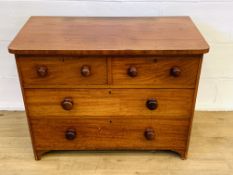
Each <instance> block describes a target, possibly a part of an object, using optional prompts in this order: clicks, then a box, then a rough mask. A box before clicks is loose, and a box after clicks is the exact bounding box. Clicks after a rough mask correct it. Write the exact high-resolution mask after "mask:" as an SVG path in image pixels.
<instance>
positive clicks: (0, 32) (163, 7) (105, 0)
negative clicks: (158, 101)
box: [0, 0, 233, 110]
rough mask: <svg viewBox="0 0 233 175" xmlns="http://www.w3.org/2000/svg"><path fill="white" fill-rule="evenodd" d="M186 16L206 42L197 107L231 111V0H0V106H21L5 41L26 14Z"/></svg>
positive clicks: (232, 58) (25, 17)
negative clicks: (207, 51)
mask: <svg viewBox="0 0 233 175" xmlns="http://www.w3.org/2000/svg"><path fill="white" fill-rule="evenodd" d="M33 15H37V16H39V15H40V16H48V15H51V16H182V15H185V16H191V17H192V19H193V20H194V22H195V23H196V25H197V26H198V28H199V30H200V31H201V33H202V34H203V35H204V36H205V38H206V40H207V41H208V43H209V44H210V53H209V54H207V55H206V56H205V57H204V63H203V66H202V74H201V80H200V86H199V92H198V100H197V105H196V109H197V110H233V1H232V0H222V1H221V0H187V1H184V0H170V1H169V0H163V1H162V0H47V1H46V0H24V1H23V0H17V1H14V0H0V109H9V110H19V109H20V110H22V109H24V106H23V101H22V97H21V91H20V87H19V81H18V76H17V71H16V66H15V61H14V57H13V55H10V54H8V51H7V46H8V44H9V42H10V41H11V40H12V39H13V37H14V36H15V35H16V33H17V31H18V30H19V29H20V28H21V27H22V25H23V24H24V23H25V22H26V20H27V19H28V18H29V16H33Z"/></svg>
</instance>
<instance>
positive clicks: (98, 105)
mask: <svg viewBox="0 0 233 175" xmlns="http://www.w3.org/2000/svg"><path fill="white" fill-rule="evenodd" d="M24 93H25V98H26V104H27V106H28V108H29V109H28V112H29V116H30V118H38V117H39V118H50V117H52V118H53V117H61V118H63V117H64V118H67V119H69V118H72V117H76V118H79V117H81V116H85V117H98V118H102V117H105V116H109V115H111V116H114V117H123V118H125V117H127V118H133V116H138V117H140V118H141V117H142V118H151V117H155V118H167V119H169V118H173V119H174V118H177V119H178V118H189V117H190V115H191V110H192V99H193V97H194V91H193V89H182V90H179V89H136V90H135V89H90V90H89V89H72V90H71V89H62V90H61V89H25V92H24ZM66 97H71V98H72V100H73V106H72V109H71V110H69V111H67V110H64V109H63V107H62V106H61V105H59V104H60V102H61V101H63V99H64V98H66ZM151 98H154V99H156V101H155V100H154V101H155V102H156V104H154V103H153V102H154V101H152V103H151V104H150V107H151V109H152V108H153V109H155V107H157V108H156V109H155V110H150V109H148V106H146V103H147V101H148V100H149V99H151Z"/></svg>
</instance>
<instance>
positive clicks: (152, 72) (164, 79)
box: [112, 57, 200, 88]
mask: <svg viewBox="0 0 233 175" xmlns="http://www.w3.org/2000/svg"><path fill="white" fill-rule="evenodd" d="M199 62H200V57H177V58H167V57H150V58H120V57H117V58H113V59H112V82H113V84H114V85H153V86H155V87H159V88H194V87H195V83H196V77H197V73H198V68H199Z"/></svg>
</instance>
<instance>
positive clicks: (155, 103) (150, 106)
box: [146, 98, 158, 110]
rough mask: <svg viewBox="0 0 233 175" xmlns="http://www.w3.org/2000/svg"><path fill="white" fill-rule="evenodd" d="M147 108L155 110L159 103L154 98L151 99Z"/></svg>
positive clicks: (147, 102)
mask: <svg viewBox="0 0 233 175" xmlns="http://www.w3.org/2000/svg"><path fill="white" fill-rule="evenodd" d="M146 106H147V108H148V109H150V110H155V109H156V108H157V107H158V102H157V100H156V99H154V98H150V99H148V100H147V101H146Z"/></svg>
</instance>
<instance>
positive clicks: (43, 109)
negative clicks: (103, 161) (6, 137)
mask: <svg viewBox="0 0 233 175" xmlns="http://www.w3.org/2000/svg"><path fill="white" fill-rule="evenodd" d="M208 50H209V47H208V44H207V43H206V42H205V40H204V39H203V38H202V36H201V35H200V33H199V32H198V30H197V29H196V27H195V26H194V24H193V23H192V21H191V20H190V18H188V17H159V18H155V17H146V18H141V17H140V18H75V17H32V18H30V20H29V21H28V22H27V24H26V25H25V26H24V27H23V29H22V30H21V32H20V33H19V34H18V35H17V37H16V38H15V39H14V41H13V42H12V43H11V44H10V46H9V51H10V52H11V53H15V56H16V63H17V68H18V72H19V77H20V84H21V88H22V93H23V98H24V103H25V107H26V112H27V119H28V125H29V129H30V133H31V138H32V145H33V151H34V154H35V159H36V160H39V159H40V158H41V156H42V155H43V154H44V153H46V152H48V151H50V150H172V151H175V152H177V153H178V154H179V155H180V156H181V158H182V159H185V158H186V157H187V152H188V145H189V140H190V134H191V126H192V120H193V113H194V109H195V100H196V94H197V89H198V81H199V76H200V70H201V63H202V58H203V54H204V53H206V52H208Z"/></svg>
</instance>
